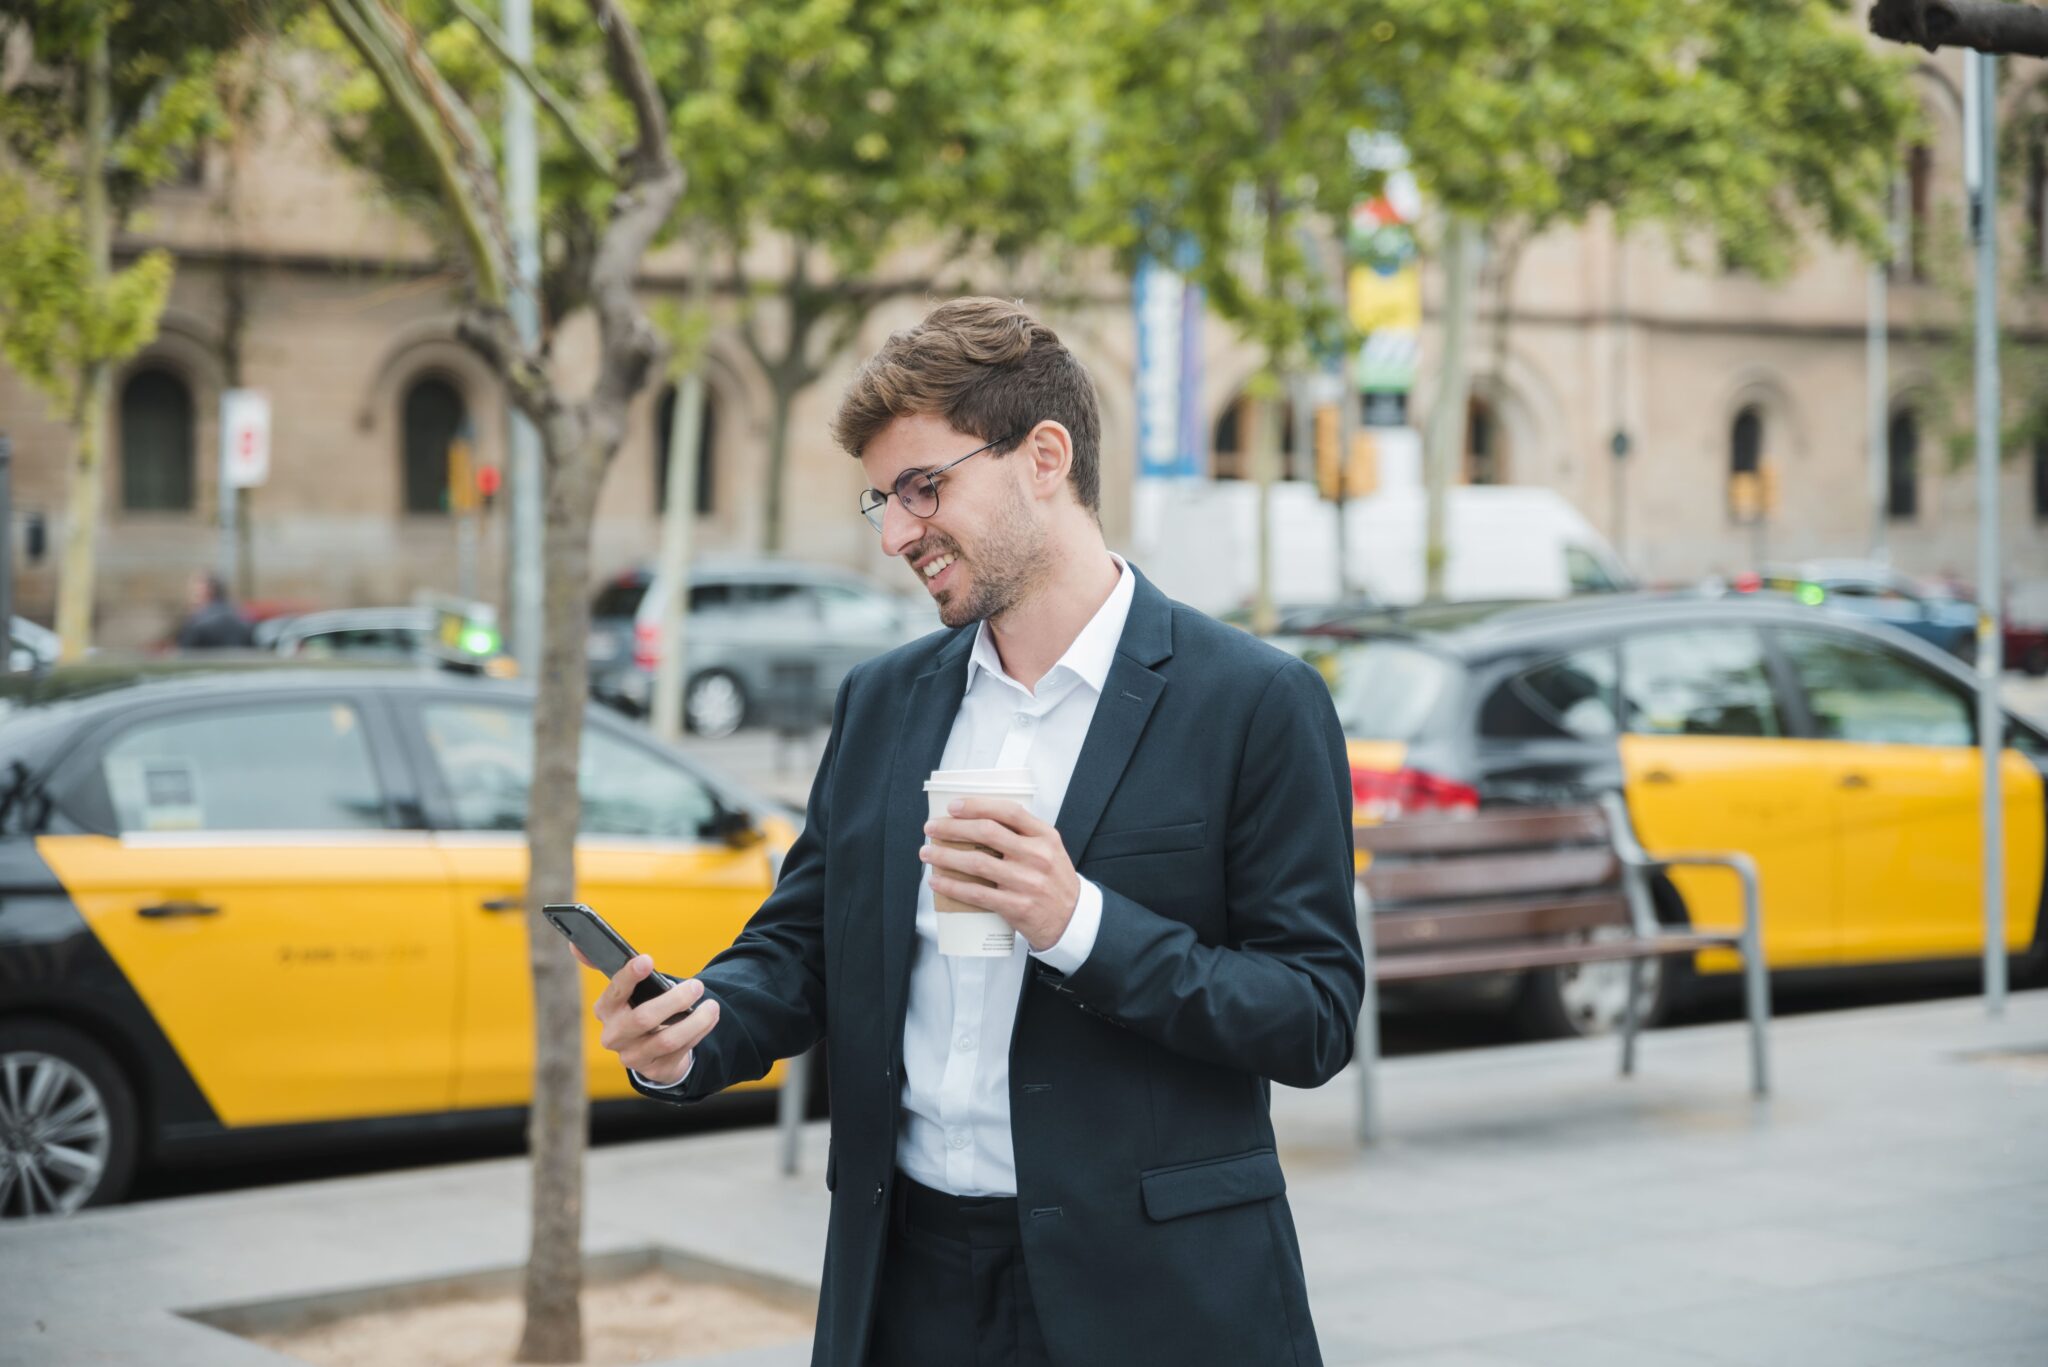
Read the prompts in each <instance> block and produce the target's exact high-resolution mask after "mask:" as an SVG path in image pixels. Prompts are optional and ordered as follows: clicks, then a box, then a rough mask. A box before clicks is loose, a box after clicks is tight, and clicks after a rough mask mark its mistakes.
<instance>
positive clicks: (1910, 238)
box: [1899, 142, 1934, 280]
mask: <svg viewBox="0 0 2048 1367" xmlns="http://www.w3.org/2000/svg"><path fill="white" fill-rule="evenodd" d="M1905 207H1906V214H1907V218H1906V222H1905V223H1904V224H1903V225H1902V226H1903V227H1904V229H1905V235H1906V244H1905V245H1906V251H1905V259H1904V260H1903V261H1901V262H1900V263H1899V264H1900V266H1901V267H1902V268H1903V269H1904V271H1905V276H1906V279H1908V280H1925V279H1926V278H1927V247H1928V242H1927V236H1928V234H1929V233H1930V232H1931V231H1932V230H1933V226H1934V153H1933V151H1932V150H1931V149H1930V148H1929V147H1928V146H1927V144H1926V143H1924V142H1918V143H1914V144H1913V146H1912V148H1911V149H1910V150H1908V151H1907V153H1906V206H1905Z"/></svg>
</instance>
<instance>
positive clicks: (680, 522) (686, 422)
mask: <svg viewBox="0 0 2048 1367" xmlns="http://www.w3.org/2000/svg"><path fill="white" fill-rule="evenodd" d="M694 243H695V246H696V249H697V250H696V260H695V261H694V262H693V263H692V264H691V276H690V312H691V315H692V318H691V321H692V322H693V323H694V322H697V321H700V320H701V319H702V318H703V316H704V313H705V310H707V309H708V308H709V307H710V305H711V244H710V240H709V237H708V235H707V234H704V233H698V234H697V235H696V236H695V238H694ZM703 460H704V357H703V355H702V353H701V352H700V353H699V354H698V355H696V356H693V357H690V358H689V366H688V367H687V368H686V369H685V370H684V371H683V374H682V377H681V379H679V380H678V381H677V383H676V397H675V404H674V412H673V414H672V416H671V417H670V419H669V429H668V478H667V481H666V482H665V483H664V484H663V486H662V488H663V492H664V495H665V497H666V499H667V506H666V507H665V508H664V509H663V510H662V517H661V560H660V563H659V565H657V567H656V569H655V575H654V585H653V587H654V588H656V589H659V590H661V592H662V599H661V602H660V605H659V613H660V616H659V618H658V620H659V622H660V624H661V625H660V631H661V637H660V640H661V646H660V650H661V653H660V654H659V655H658V656H656V657H655V664H654V693H653V696H652V700H651V702H650V704H649V710H650V712H651V713H652V716H651V718H650V720H651V721H652V723H653V726H654V734H655V735H657V736H659V737H661V738H662V739H663V740H666V741H676V740H680V739H681V738H682V734H683V687H684V684H685V682H686V681H687V679H688V677H689V670H688V668H687V665H688V660H687V658H686V655H685V652H686V651H687V650H688V649H689V620H690V533H691V532H692V531H694V530H695V529H696V525H697V468H698V466H699V465H700V464H701V463H702V462H703ZM794 1162H795V1159H794V1157H791V1158H789V1160H788V1163H787V1164H785V1168H784V1170H785V1171H791V1172H793V1171H795V1168H794V1166H793V1164H794Z"/></svg>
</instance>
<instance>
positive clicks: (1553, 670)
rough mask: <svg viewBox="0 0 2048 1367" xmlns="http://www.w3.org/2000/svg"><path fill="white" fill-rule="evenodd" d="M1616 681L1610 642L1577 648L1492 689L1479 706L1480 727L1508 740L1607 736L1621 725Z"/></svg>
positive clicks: (1594, 738) (1484, 732)
mask: <svg viewBox="0 0 2048 1367" xmlns="http://www.w3.org/2000/svg"><path fill="white" fill-rule="evenodd" d="M1619 685H1620V679H1619V671H1618V670H1617V668H1616V665H1615V653H1614V647H1613V646H1611V645H1610V646H1605V647H1601V648H1598V649H1594V650H1582V651H1578V652H1576V653H1574V654H1571V655H1567V656H1565V657H1563V658H1562V659H1557V660H1551V661H1549V662H1548V663H1545V664H1541V665H1538V666H1536V667H1535V668H1534V669H1530V670H1525V671H1523V672H1522V673H1520V674H1517V675H1515V676H1513V677H1512V678H1510V679H1508V680H1507V681H1506V682H1505V683H1503V684H1501V685H1500V686H1499V687H1498V688H1496V689H1494V690H1493V693H1492V694H1491V695H1490V696H1489V697H1488V698H1487V700H1486V705H1485V706H1484V707H1482V708H1481V709H1480V712H1479V730H1480V733H1481V734H1482V735H1486V736H1497V737H1501V738H1503V739H1510V740H1537V739H1546V738H1548V739H1554V738H1557V737H1561V736H1576V737H1578V738H1579V739H1581V740H1605V739H1607V738H1608V737H1610V736H1612V735H1614V733H1615V732H1616V731H1617V730H1618V729H1619V724H1618V720H1617V716H1616V711H1617V703H1618V700H1619V699H1618V690H1619Z"/></svg>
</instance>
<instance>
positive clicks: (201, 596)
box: [177, 570, 256, 650]
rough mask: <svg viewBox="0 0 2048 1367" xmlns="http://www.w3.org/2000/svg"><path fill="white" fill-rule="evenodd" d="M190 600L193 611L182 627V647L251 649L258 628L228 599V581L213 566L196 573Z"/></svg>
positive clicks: (254, 642) (179, 641) (184, 648)
mask: <svg viewBox="0 0 2048 1367" xmlns="http://www.w3.org/2000/svg"><path fill="white" fill-rule="evenodd" d="M186 602H187V603H188V604H190V606H191V611H190V612H189V613H188V614H187V615H186V617H185V620H184V622H183V623H182V624H180V626H179V627H178V637H177V645H178V649H180V650H225V649H233V648H236V647H240V648H243V649H247V648H248V647H250V646H253V645H255V644H256V634H255V632H254V631H252V630H250V627H249V624H248V623H247V622H245V621H243V620H242V615H241V614H240V613H238V612H236V611H235V605H234V604H233V603H230V602H229V601H228V586H227V584H226V583H225V582H223V581H222V579H221V577H220V576H219V575H217V574H215V573H213V572H212V571H211V570H199V571H197V572H195V573H194V574H193V576H192V581H191V586H190V588H189V589H188V590H187V593H186Z"/></svg>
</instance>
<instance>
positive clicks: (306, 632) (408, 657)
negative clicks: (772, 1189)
mask: <svg viewBox="0 0 2048 1367" xmlns="http://www.w3.org/2000/svg"><path fill="white" fill-rule="evenodd" d="M258 632H259V634H258V636H257V640H258V643H259V644H261V645H262V646H263V647H264V648H266V649H269V650H274V651H276V652H277V653H278V654H280V655H290V656H295V657H298V658H302V659H308V660H354V661H358V662H361V663H364V664H370V663H376V662H380V661H381V662H396V661H402V660H405V661H435V662H439V663H441V664H448V665H455V666H459V667H467V668H472V669H476V670H480V671H482V672H483V673H486V674H489V675H491V676H492V677H494V678H510V677H512V676H513V675H514V674H516V673H518V668H517V666H516V665H515V664H514V663H513V660H512V657H511V656H510V655H507V654H506V653H505V647H504V640H503V638H502V637H501V636H500V635H499V633H498V626H497V615H496V613H495V612H494V611H492V609H491V608H490V607H489V605H487V604H481V603H465V604H456V603H448V604H441V605H432V604H428V605H414V606H410V607H368V608H333V609H330V610H327V611H323V612H309V613H303V614H301V615H299V616H297V617H288V618H280V619H276V620H275V621H274V622H265V623H263V624H262V625H261V626H260V627H259V628H258Z"/></svg>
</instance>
